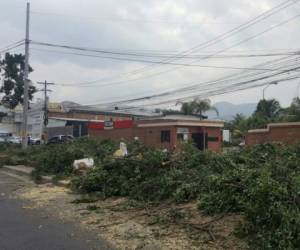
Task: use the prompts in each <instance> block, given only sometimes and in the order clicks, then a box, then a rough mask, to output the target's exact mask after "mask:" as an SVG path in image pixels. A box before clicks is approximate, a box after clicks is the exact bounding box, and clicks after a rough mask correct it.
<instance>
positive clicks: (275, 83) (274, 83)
mask: <svg viewBox="0 0 300 250" xmlns="http://www.w3.org/2000/svg"><path fill="white" fill-rule="evenodd" d="M277 84H278V82H276V81H274V82H269V83H268V84H267V85H266V86H265V87H264V88H263V100H265V91H266V89H267V88H268V87H269V86H270V85H277Z"/></svg>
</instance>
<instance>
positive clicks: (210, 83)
mask: <svg viewBox="0 0 300 250" xmlns="http://www.w3.org/2000/svg"><path fill="white" fill-rule="evenodd" d="M283 63H285V64H286V63H287V62H283ZM287 66H288V65H287ZM298 69H299V67H294V68H291V69H285V70H284V69H282V72H280V73H275V74H271V75H267V76H260V77H259V78H254V79H251V80H248V81H245V80H244V81H243V82H242V83H243V84H246V83H251V82H255V81H259V80H264V79H268V78H271V77H274V76H277V75H280V74H285V73H289V72H292V71H296V70H298ZM260 74H264V73H259V74H253V75H254V76H255V75H260ZM239 78H243V76H240V77H238V78H236V79H239ZM232 79H234V78H232V76H229V77H227V78H225V79H224V80H222V78H221V79H219V80H215V81H208V82H205V83H198V84H194V85H192V86H188V87H185V88H178V89H175V90H173V91H167V92H162V93H159V94H155V95H152V96H149V95H148V96H144V97H140V98H135V99H131V100H123V101H119V102H113V103H102V104H103V105H108V104H122V103H130V102H134V101H141V100H149V99H151V98H157V97H162V96H166V95H171V94H175V93H177V92H185V91H195V90H196V89H197V88H202V89H203V87H205V86H211V85H214V84H220V83H224V82H228V81H232Z"/></svg>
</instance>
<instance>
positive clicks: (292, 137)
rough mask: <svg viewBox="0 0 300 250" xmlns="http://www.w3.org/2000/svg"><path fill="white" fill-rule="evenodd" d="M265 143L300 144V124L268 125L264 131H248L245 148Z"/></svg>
mask: <svg viewBox="0 0 300 250" xmlns="http://www.w3.org/2000/svg"><path fill="white" fill-rule="evenodd" d="M266 142H283V143H286V144H294V143H296V142H300V123H299V122H297V123H282V124H280V123H278V124H269V125H268V128H267V129H265V130H253V131H249V132H248V133H247V135H246V138H245V143H246V146H247V147H249V146H252V145H255V144H263V143H266Z"/></svg>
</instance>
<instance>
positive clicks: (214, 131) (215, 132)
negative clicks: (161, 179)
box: [89, 126, 222, 151]
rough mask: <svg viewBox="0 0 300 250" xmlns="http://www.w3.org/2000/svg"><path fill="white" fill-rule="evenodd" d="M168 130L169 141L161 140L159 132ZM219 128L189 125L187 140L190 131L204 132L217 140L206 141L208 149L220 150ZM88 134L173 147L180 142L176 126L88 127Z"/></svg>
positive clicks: (220, 136)
mask: <svg viewBox="0 0 300 250" xmlns="http://www.w3.org/2000/svg"><path fill="white" fill-rule="evenodd" d="M166 130H168V131H170V143H167V142H164V143H162V142H161V132H162V131H166ZM221 131H222V130H221V128H203V127H189V140H192V133H203V132H206V133H207V134H208V136H210V137H216V138H218V140H217V141H208V149H209V150H212V151H221V150H222V133H221ZM89 135H90V136H92V137H99V138H101V139H112V140H120V139H125V140H133V139H134V137H138V138H139V140H140V141H142V142H143V143H145V144H146V145H149V146H153V147H159V148H167V149H173V148H175V147H179V146H180V145H179V144H180V143H179V142H178V141H177V127H176V126H162V127H143V128H139V127H136V126H134V127H132V128H123V129H111V130H100V129H89Z"/></svg>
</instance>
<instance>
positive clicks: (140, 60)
mask: <svg viewBox="0 0 300 250" xmlns="http://www.w3.org/2000/svg"><path fill="white" fill-rule="evenodd" d="M55 47H56V46H55ZM48 52H54V53H60V54H71V55H78V56H87V57H96V58H106V59H113V60H120V61H131V62H143V63H157V64H165V65H176V66H185V67H199V68H214V69H235V70H254V71H277V70H276V69H274V70H273V69H267V68H250V67H248V68H247V67H233V66H217V65H199V64H188V63H172V62H164V63H163V62H160V61H149V60H142V59H132V58H118V57H110V56H99V55H89V54H81V53H72V52H60V51H53V50H52V51H51V50H48ZM297 54H299V52H297V53H296V54H295V55H297ZM59 85H61V86H63V85H62V84H59ZM64 86H70V84H68V85H64Z"/></svg>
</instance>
